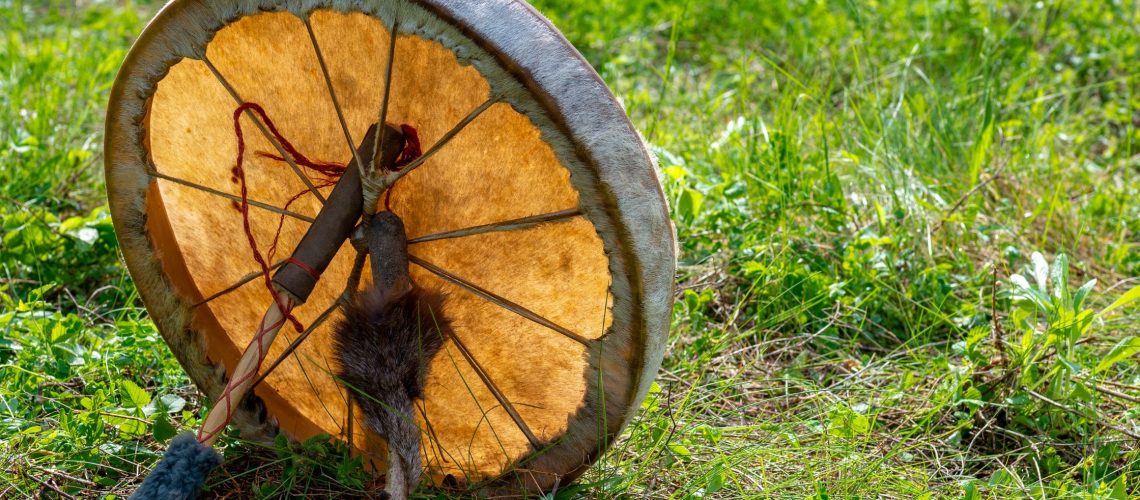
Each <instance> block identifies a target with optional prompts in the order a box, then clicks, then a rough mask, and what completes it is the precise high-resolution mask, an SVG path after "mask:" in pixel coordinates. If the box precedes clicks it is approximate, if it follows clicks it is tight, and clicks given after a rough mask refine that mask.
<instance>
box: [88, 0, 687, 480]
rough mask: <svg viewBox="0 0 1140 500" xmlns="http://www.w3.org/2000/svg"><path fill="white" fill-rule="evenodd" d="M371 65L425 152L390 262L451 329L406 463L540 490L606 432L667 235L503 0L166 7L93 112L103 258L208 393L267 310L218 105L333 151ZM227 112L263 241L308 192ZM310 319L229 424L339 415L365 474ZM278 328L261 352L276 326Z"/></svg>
mask: <svg viewBox="0 0 1140 500" xmlns="http://www.w3.org/2000/svg"><path fill="white" fill-rule="evenodd" d="M393 26H395V36H394V37H393V34H392V31H391V30H392V27H393ZM391 40H395V46H394V49H393V51H392V61H389V60H388V59H389V57H388V54H389V44H390V41H391ZM318 49H319V51H320V52H319V53H320V54H321V55H322V56H323V63H324V64H323V66H322V61H321V59H319V58H318V56H317V54H318ZM389 63H391V89H390V99H389V103H390V104H389V106H388V111H387V121H388V122H389V123H393V124H407V125H410V126H412V127H414V128H415V129H416V130H417V131H418V134H419V137H420V140H421V142H422V144H423V147H424V149H425V151H428V152H429V153H428V154H429V155H430V157H429V158H428V159H427V160H426V161H425V162H424V163H423V165H422V166H420V167H419V168H418V169H416V170H414V171H413V172H412V173H410V174H409V175H407V176H406V177H404V178H403V179H401V180H400V181H399V182H397V183H396V185H395V188H394V190H393V191H392V193H391V196H390V207H391V210H392V211H393V212H395V213H396V214H398V215H399V216H400V217H401V218H402V219H403V220H404V223H405V225H406V227H407V233H408V237H409V239H410V240H411V244H410V246H409V249H410V253H411V254H412V255H413V256H415V257H417V258H418V259H419V260H420V261H422V262H426V263H429V264H430V266H425V265H413V266H412V267H411V273H412V276H413V278H414V279H415V280H416V281H417V282H418V283H419V284H421V285H423V286H427V287H434V288H437V289H439V290H441V291H443V292H444V294H445V295H446V298H447V302H446V309H445V314H447V316H448V317H449V319H450V320H451V323H452V325H453V327H454V330H455V334H456V336H457V337H458V338H459V340H460V341H461V344H462V346H457V345H455V343H453V342H447V343H446V344H445V346H444V348H443V349H442V351H441V352H440V354H439V355H437V356H436V357H435V358H434V360H433V362H432V365H431V369H430V374H429V377H428V379H427V382H426V386H425V395H424V401H423V405H422V407H421V408H420V411H419V415H418V416H417V420H418V424H419V426H420V428H421V429H422V430H423V434H422V438H423V439H422V442H423V460H424V462H423V466H424V467H425V477H428V478H430V479H431V480H432V481H434V482H435V483H436V484H437V485H448V486H456V485H459V486H461V487H479V488H485V489H491V490H500V491H545V490H548V489H550V488H551V487H554V486H556V485H557V484H565V483H566V482H567V481H568V480H570V479H572V478H573V477H575V476H576V475H577V474H579V473H581V472H582V471H583V470H584V469H585V467H587V466H588V465H589V464H590V463H592V461H593V460H594V459H596V458H597V456H598V454H599V453H600V452H601V451H602V450H603V449H604V447H605V446H606V445H607V444H608V443H609V442H610V441H611V440H612V439H613V438H615V437H616V435H617V434H618V433H619V432H620V430H621V428H622V426H623V425H624V424H625V423H626V422H627V421H628V420H629V418H630V416H631V415H632V414H633V412H635V411H636V409H637V408H638V406H639V404H640V401H641V399H642V398H643V397H644V395H645V392H646V390H647V389H648V387H649V383H650V382H651V381H652V378H653V376H654V374H655V373H656V370H657V368H658V366H659V364H660V361H661V356H662V354H663V348H664V344H665V337H666V336H667V331H668V324H669V314H670V309H671V305H672V278H673V269H674V261H675V250H674V248H675V244H674V240H673V230H672V225H671V223H670V222H669V219H668V212H667V208H666V205H665V200H664V196H663V195H662V192H661V189H660V185H659V183H658V181H657V177H656V173H655V170H654V165H653V161H652V159H651V156H650V155H649V154H648V152H647V150H646V148H645V146H644V144H643V142H642V141H641V139H640V137H639V136H638V135H637V133H636V132H635V131H634V129H633V128H632V126H631V125H630V123H629V121H628V120H627V119H626V117H625V114H624V111H623V110H622V109H621V107H620V105H619V104H618V103H617V102H616V101H615V99H614V98H613V96H612V95H611V94H610V93H609V91H608V90H607V89H606V88H605V85H604V84H603V83H602V82H601V80H600V79H599V78H598V76H597V74H596V73H595V72H594V71H593V70H592V68H590V66H589V65H588V64H587V63H586V62H585V61H584V60H583V59H582V58H581V56H580V55H579V54H578V53H577V52H576V51H575V50H574V49H573V47H571V46H570V45H569V43H568V42H566V41H565V39H564V38H562V36H561V35H560V34H559V33H558V32H557V31H556V30H555V29H554V28H553V27H552V26H551V25H550V24H549V22H548V21H546V20H545V19H544V18H543V17H542V16H541V15H539V14H538V13H536V12H535V11H534V10H533V9H532V8H530V7H529V6H527V5H525V4H524V3H521V2H512V1H508V0H494V1H480V2H465V1H459V0H455V1H445V0H432V1H428V0H423V1H379V0H374V1H366V0H325V1H319V0H297V1H280V2H271V1H265V0H262V1H255V0H231V1H222V0H214V1H178V0H176V1H174V2H172V3H171V4H169V5H167V6H166V7H165V8H164V9H163V10H162V11H161V12H160V13H159V14H158V15H157V17H156V18H155V19H154V20H153V21H152V22H151V24H150V25H149V26H148V27H147V28H146V30H145V31H144V32H143V34H142V35H141V36H140V38H139V40H138V41H137V42H136V44H135V46H134V47H133V48H132V50H131V52H130V54H129V55H128V57H127V60H126V62H125V63H124V65H123V68H122V70H121V71H120V74H119V77H118V79H117V80H116V82H115V87H114V89H113V92H112V99H111V104H110V106H109V110H108V117H107V134H106V137H107V139H106V141H107V142H106V151H107V154H106V170H107V179H108V192H109V197H110V200H111V207H112V212H113V216H114V221H115V226H116V231H117V232H118V235H119V238H120V243H121V246H122V248H123V252H124V256H125V257H126V261H127V264H128V267H129V268H130V271H131V274H132V276H133V277H134V278H135V281H136V284H137V285H138V288H139V291H140V293H141V295H142V297H143V299H144V301H145V303H146V305H147V308H148V309H149V310H150V312H151V315H152V317H153V318H154V320H155V323H156V324H157V325H158V327H159V330H160V331H161V332H162V335H163V336H164V338H165V339H166V341H167V343H168V344H169V345H170V347H171V349H172V351H173V352H174V354H175V355H176V357H177V358H178V360H179V362H180V363H181V364H182V365H183V366H184V367H185V368H186V370H187V372H188V373H189V375H190V376H191V378H192V379H193V380H194V382H195V383H196V384H197V385H198V386H199V387H200V388H201V389H202V390H203V391H204V392H205V393H206V394H207V395H208V396H210V397H217V396H218V395H219V394H220V392H221V389H222V388H223V387H224V385H225V380H226V378H227V376H228V375H227V374H229V373H232V369H233V368H234V366H235V365H236V363H237V360H238V359H239V357H240V356H241V351H242V349H244V347H245V346H246V344H247V343H248V342H249V341H250V339H251V338H252V336H253V334H254V332H255V331H256V330H257V326H258V321H259V320H260V315H261V313H262V312H263V311H264V310H265V308H266V307H267V306H268V304H269V295H268V292H267V290H266V289H265V284H264V281H263V280H262V279H261V278H260V277H257V272H258V270H259V267H258V265H257V264H256V263H255V262H254V260H253V258H252V251H251V249H250V245H249V243H248V242H247V240H246V237H245V232H244V229H243V219H242V214H241V211H240V206H239V205H238V202H237V201H235V197H236V196H238V195H239V194H240V186H239V183H238V180H237V177H236V175H235V172H234V166H235V156H236V154H237V148H238V146H237V137H236V135H235V127H234V121H233V114H234V110H235V108H236V107H237V106H238V105H239V104H240V103H241V102H252V103H256V104H258V105H260V106H261V107H263V108H264V110H265V112H266V114H267V115H268V117H269V118H270V119H271V120H272V122H273V124H274V125H275V126H276V128H277V129H278V131H279V132H280V134H281V136H283V137H284V138H286V139H288V141H289V142H291V143H292V144H293V146H294V147H295V148H296V150H297V151H299V152H301V153H303V154H304V155H305V156H306V157H308V158H310V159H314V160H318V161H323V162H335V163H340V164H347V165H349V166H350V168H352V166H353V164H352V160H353V156H352V147H353V146H352V144H351V142H350V141H349V140H348V139H346V134H347V135H348V136H350V137H351V140H352V141H360V140H361V139H362V138H363V137H364V135H365V131H366V130H367V129H368V127H369V126H370V125H372V124H373V123H375V122H377V120H378V115H379V110H380V108H381V104H382V100H383V96H384V90H385V76H386V71H387V69H388V67H389ZM330 87H331V92H330ZM333 96H335V100H334V97H333ZM341 116H342V117H343V125H344V126H343V127H342V123H341V119H340V117H341ZM240 120H241V125H242V130H243V133H244V139H245V151H246V155H245V162H244V167H245V176H246V179H247V182H248V184H247V186H248V198H249V200H251V202H259V203H261V204H264V205H255V206H251V207H250V209H249V220H250V228H251V231H252V233H253V235H254V236H255V237H256V239H257V241H258V244H259V246H260V248H261V250H262V251H263V252H264V251H265V250H266V249H267V248H268V246H269V245H270V243H271V242H272V241H273V240H274V238H278V242H277V246H278V248H279V251H278V255H277V257H276V260H280V259H283V258H285V257H288V253H289V252H290V251H291V250H292V248H294V247H295V246H296V244H297V243H298V242H299V241H300V238H301V237H302V236H303V235H304V233H305V231H306V229H307V228H308V226H309V223H310V222H311V219H312V218H313V217H315V216H316V214H317V213H318V212H319V211H320V209H321V206H322V202H321V200H319V199H318V198H317V197H316V196H314V195H313V194H311V193H308V187H307V186H306V184H305V183H304V182H303V180H302V178H301V177H300V176H299V175H298V173H297V172H296V171H295V170H294V168H292V167H291V166H290V165H289V164H287V163H286V162H283V161H281V160H279V159H274V158H271V157H269V156H268V155H279V152H278V149H277V147H276V146H275V144H274V142H271V140H270V139H268V137H269V135H268V134H264V133H262V130H261V129H260V128H259V127H260V126H261V125H263V123H261V122H259V121H257V120H256V119H255V118H254V116H253V115H250V114H247V115H244V116H243V117H242V118H240ZM456 131H457V132H456ZM452 132H454V133H452ZM437 145H438V149H437V150H435V151H432V149H433V148H434V147H435V146H437ZM257 152H263V153H267V154H268V155H258V154H256V153H257ZM302 172H303V170H302ZM312 174H313V173H312V172H309V175H310V176H312ZM312 180H313V182H317V181H319V178H318V177H317V176H312ZM331 190H332V187H331V186H325V187H321V188H320V189H319V191H320V192H321V193H323V195H324V196H327V195H328V193H329V192H331ZM298 195H300V196H299V197H298ZM286 206H287V210H283V209H284V208H285V207H286ZM535 217H537V218H539V219H541V220H542V221H543V222H541V223H536V222H534V219H533V218H535ZM518 219H523V221H522V222H519V223H517V224H513V225H504V224H502V223H503V222H505V221H514V220H518ZM279 224H280V230H279V229H278V227H279ZM472 228H474V229H472ZM488 229H492V230H488ZM278 231H279V234H278ZM354 254H355V252H354V250H353V249H352V248H351V246H350V245H349V244H347V243H346V244H345V246H344V247H342V249H341V251H340V252H339V253H338V255H337V257H336V258H335V259H334V260H333V262H332V264H331V265H330V266H329V268H328V269H327V270H326V271H325V272H324V274H323V275H322V276H321V280H320V282H319V283H318V285H317V287H316V289H315V290H314V291H313V293H312V295H311V296H310V297H309V299H308V301H307V302H306V303H305V304H303V305H300V306H299V307H297V308H296V309H295V310H294V315H295V316H296V317H297V319H298V320H300V322H301V323H302V324H304V325H310V324H313V323H314V322H316V321H317V320H318V316H320V315H321V313H322V312H323V311H325V310H326V309H327V308H328V307H329V306H330V305H332V304H333V303H334V302H335V301H336V300H337V298H338V297H339V296H340V294H341V292H342V290H343V288H344V286H345V282H346V279H347V278H348V275H349V270H350V269H351V266H352V261H353V256H354ZM445 277H446V279H445ZM456 282H462V283H465V285H464V286H461V285H458V284H456ZM472 286H474V287H477V288H478V289H481V290H484V291H486V292H489V294H491V295H493V296H494V297H490V298H489V297H488V296H487V295H488V294H486V293H483V294H481V293H479V292H478V291H473V289H472ZM338 314H339V312H334V313H333V315H334V316H333V319H334V320H335V318H336V315H338ZM333 323H334V321H326V322H324V323H323V324H322V326H320V327H318V328H317V329H316V330H315V331H314V333H313V334H312V335H311V336H310V337H309V338H308V339H307V340H306V341H305V342H304V343H303V344H301V346H300V347H299V348H298V349H297V351H296V352H295V354H294V355H293V356H291V357H289V358H288V359H287V360H286V361H285V362H283V363H281V364H280V365H279V366H278V367H277V368H276V370H274V371H273V372H272V373H271V374H270V375H269V376H268V377H267V378H266V379H265V380H264V381H263V382H262V383H260V384H259V385H258V386H257V387H256V389H255V391H254V394H255V397H253V398H250V399H249V400H247V401H246V404H245V405H243V409H242V411H241V412H239V415H238V418H237V419H236V420H235V425H237V426H238V427H239V428H241V430H242V431H243V433H244V435H246V436H248V437H250V438H254V439H258V438H268V437H271V436H272V435H274V434H275V433H276V432H277V431H278V430H279V431H282V432H285V433H286V434H287V435H288V436H290V437H292V438H295V439H298V440H303V439H306V438H308V437H311V436H314V435H319V434H328V435H330V436H332V437H333V438H335V439H342V440H343V439H348V438H349V435H350V434H349V433H350V429H353V431H351V432H352V434H351V436H352V441H353V442H352V443H351V444H352V445H353V446H354V447H355V448H356V449H357V450H358V451H359V452H360V453H363V454H366V455H367V456H368V458H369V459H370V460H371V461H372V463H373V464H374V465H375V466H376V467H377V468H378V469H380V470H382V469H383V461H384V457H385V454H384V453H383V442H382V440H380V439H379V438H376V437H375V436H370V435H369V434H368V433H367V432H365V431H364V427H363V423H362V421H361V420H360V417H361V412H360V411H359V408H356V409H355V411H350V409H349V404H351V403H350V401H351V399H350V398H349V395H348V393H347V392H346V391H347V389H346V388H345V386H344V385H343V384H341V383H339V382H338V381H337V380H336V378H335V376H334V374H335V373H336V372H337V366H335V364H334V361H333V358H334V356H333V355H332V342H331V328H332V324H333ZM281 332H282V333H281V338H279V339H278V341H277V342H276V343H275V344H274V345H273V347H272V348H271V350H270V353H269V356H268V358H267V359H268V360H273V359H275V358H276V357H277V356H278V355H279V354H281V353H282V351H283V350H284V348H285V347H286V346H287V345H288V343H289V342H290V341H291V340H292V339H293V338H295V337H296V336H297V332H296V331H294V330H293V329H292V328H291V327H290V326H288V325H287V326H286V327H285V328H284V329H282V331H281ZM460 347H465V348H466V351H467V352H466V353H465V352H463V349H460ZM511 410H513V412H512V411H511ZM512 413H513V414H512ZM350 415H351V416H352V420H354V421H353V422H350V421H349V420H350Z"/></svg>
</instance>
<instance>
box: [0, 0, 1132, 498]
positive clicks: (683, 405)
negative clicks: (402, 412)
mask: <svg viewBox="0 0 1140 500" xmlns="http://www.w3.org/2000/svg"><path fill="white" fill-rule="evenodd" d="M536 7H538V9H539V10H540V11H542V12H543V13H545V14H546V15H548V16H549V17H550V18H551V19H552V20H553V21H554V23H555V24H556V25H557V26H558V27H559V28H560V29H562V30H563V31H564V32H565V34H566V36H567V37H568V38H569V39H570V40H571V41H572V42H573V43H574V44H575V45H576V46H577V47H578V48H579V50H580V51H581V52H582V53H583V54H584V55H585V56H586V58H587V59H588V60H589V61H590V62H591V64H593V65H594V66H595V68H597V70H598V72H599V73H600V74H601V75H602V77H603V79H605V81H606V82H607V83H608V84H609V85H610V86H611V88H612V89H613V91H614V93H615V94H616V95H617V96H618V97H619V98H620V99H621V100H622V102H623V103H624V104H625V106H626V107H627V109H628V111H629V114H630V117H631V119H632V121H633V123H634V124H635V125H636V126H637V127H638V128H640V129H641V130H642V131H643V133H644V134H645V136H646V138H647V140H648V141H649V143H650V144H651V145H652V148H653V150H654V152H655V153H656V155H657V156H658V159H659V162H660V167H661V175H662V178H663V180H664V184H665V189H666V194H667V196H668V198H669V202H670V205H671V210H672V215H673V219H674V220H675V222H676V224H677V230H678V236H679V241H680V242H681V256H680V262H679V272H678V276H677V283H678V288H677V294H676V299H677V301H676V306H675V308H674V316H673V327H672V333H671V335H670V340H669V351H668V354H667V355H666V358H665V362H664V366H663V368H662V370H661V373H660V375H659V376H658V379H657V383H656V385H655V386H654V388H653V390H652V392H651V394H650V395H649V397H648V399H647V400H646V402H645V403H644V405H643V409H642V411H641V413H640V414H639V416H638V417H637V418H636V420H634V421H633V422H632V423H631V424H630V425H629V427H628V428H627V430H626V431H625V433H624V434H623V435H622V437H621V439H620V441H618V442H617V443H615V445H614V446H613V448H612V449H611V450H610V451H609V452H608V453H607V454H606V455H605V456H604V457H602V459H601V460H600V461H599V462H598V464H597V465H596V466H595V467H594V468H593V469H591V470H590V471H589V472H588V473H587V474H586V475H585V477H584V478H583V479H582V480H581V481H580V482H579V484H578V485H575V486H573V487H571V488H569V489H565V490H562V491H560V492H559V494H558V498H574V497H579V496H581V497H611V496H622V495H632V496H644V497H655V498H657V497H686V498H688V497H705V496H715V497H722V498H737V497H769V496H770V497H801V498H803V497H813V498H829V497H901V498H914V497H926V498H930V497H965V498H971V499H972V498H981V497H1006V496H1013V495H1018V496H1033V497H1034V498H1046V497H1049V498H1052V497H1070V496H1078V497H1079V496H1087V497H1110V498H1127V497H1130V496H1132V497H1135V496H1138V495H1140V451H1138V443H1140V424H1138V423H1137V422H1140V363H1138V360H1137V353H1138V352H1140V308H1138V307H1137V302H1134V301H1135V299H1137V296H1140V289H1138V288H1136V287H1137V285H1138V283H1140V203H1137V200H1138V199H1140V76H1138V74H1137V73H1136V70H1137V67H1136V61H1137V60H1140V29H1137V26H1138V25H1140V5H1137V4H1136V3H1135V2H1132V1H1129V0H1124V1H1119V2H1100V1H1081V0H1071V1H1042V2H1036V3H1030V2H1012V3H1010V4H1009V5H1006V4H1005V3H1004V2H995V1H986V0H955V1H943V0H929V1H925V2H908V1H903V0H880V1H877V2H866V3H864V2H845V1H839V0H835V1H827V0H818V1H817V0H795V1H790V2H767V1H761V0H736V1H729V0H717V1H689V2H687V3H686V2H684V1H682V0H672V1H666V0H633V1H631V0H625V1H618V0H592V1H588V2H587V1H578V0H564V1H558V2H556V1H547V0H542V1H538V2H536ZM156 8H157V6H156V5H155V4H154V3H151V2H135V3H131V2H126V3H124V2H122V1H118V0H115V1H110V0H104V1H91V0H78V1H74V0H67V1H61V0H51V1H48V0H44V1H24V0H0V14H2V15H0V28H2V32H3V33H4V34H5V40H4V41H3V43H2V44H0V63H2V65H3V68H4V71H3V76H0V90H2V92H0V100H2V101H3V105H2V106H0V109H3V110H5V111H4V112H3V114H2V115H0V132H2V134H3V137H2V138H0V224H2V227H3V240H2V243H0V301H2V302H0V464H3V465H2V468H0V497H4V498H10V497H25V496H37V495H39V496H44V497H72V496H74V497H97V496H103V495H124V494H127V493H129V492H130V491H132V490H133V488H134V487H135V486H137V484H138V483H139V481H140V480H141V477H142V476H143V475H144V474H145V473H146V471H148V470H149V469H150V468H151V467H152V466H153V464H154V462H155V461H156V460H157V458H158V456H159V454H160V453H161V450H162V449H163V448H164V444H162V443H163V442H164V441H165V440H167V439H169V437H170V435H171V434H172V433H174V432H175V431H176V430H182V429H192V428H194V427H195V426H196V424H197V423H198V422H199V419H200V418H201V416H202V414H203V412H204V404H205V403H206V402H205V401H203V399H202V398H201V397H200V396H199V394H198V393H197V392H196V390H195V389H194V388H193V386H192V385H191V384H190V382H189V380H188V379H187V377H186V376H185V374H184V373H183V372H182V370H181V368H180V367H179V366H178V364H177V363H176V362H175V361H174V360H173V358H172V356H171V354H170V352H169V350H168V349H167V348H166V346H165V344H163V343H162V341H161V339H160V337H159V336H158V335H157V333H156V331H155V330H154V326H153V324H152V323H151V321H150V319H149V318H148V317H147V314H146V312H145V310H144V309H142V305H141V303H140V301H139V300H138V297H137V295H136V293H135V291H134V288H133V285H132V283H131V280H130V278H129V276H128V275H127V274H126V272H125V270H124V267H123V266H122V264H121V263H120V261H119V257H118V253H117V246H116V242H115V239H114V233H113V230H112V228H111V225H110V218H109V215H108V214H107V211H106V208H105V198H104V192H103V178H102V151H101V145H102V120H103V113H104V111H105V105H106V104H105V103H106V100H107V94H108V91H109V87H110V85H111V82H112V81H113V79H114V75H115V72H116V70H117V68H118V66H119V64H120V63H121V62H122V60H123V57H124V55H125V53H126V50H127V49H128V47H129V45H130V43H131V41H132V39H133V37H134V36H135V35H137V33H138V32H139V31H140V30H141V28H142V26H143V24H144V23H145V21H146V19H148V18H149V16H150V15H151V14H152V13H153V12H154V10H155V9H156ZM1092 280H1096V281H1095V282H1092ZM1088 283H1092V284H1088ZM1086 284H1088V285H1087V286H1086ZM223 444H224V445H225V451H226V454H227V457H228V462H227V465H226V467H225V471H224V472H219V473H216V474H214V475H213V476H211V478H210V481H209V482H208V485H207V487H208V491H209V494H212V495H223V494H227V493H230V494H235V493H236V494H237V495H239V496H247V495H258V496H265V497H272V496H281V495H286V494H289V495H298V494H312V495H325V494H330V493H334V492H337V493H344V494H347V495H350V496H351V495H359V494H361V493H363V492H365V491H368V487H369V485H368V483H367V482H368V479H367V477H366V476H364V475H363V474H362V473H360V472H359V471H358V470H357V468H356V464H355V463H354V462H353V461H351V460H349V459H345V458H344V457H343V454H342V452H343V450H340V449H338V448H336V447H335V446H329V445H327V444H324V443H320V442H311V443H307V444H306V445H305V446H302V447H296V446H291V445H289V444H287V443H284V442H282V443H280V444H279V445H278V446H277V447H276V448H272V449H265V448H258V447H254V446H252V445H248V444H246V443H242V442H240V441H239V440H237V439H236V437H233V436H229V437H227V438H225V439H224V440H223Z"/></svg>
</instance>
